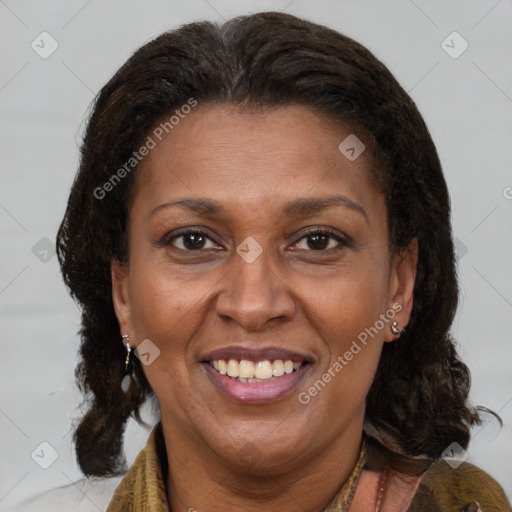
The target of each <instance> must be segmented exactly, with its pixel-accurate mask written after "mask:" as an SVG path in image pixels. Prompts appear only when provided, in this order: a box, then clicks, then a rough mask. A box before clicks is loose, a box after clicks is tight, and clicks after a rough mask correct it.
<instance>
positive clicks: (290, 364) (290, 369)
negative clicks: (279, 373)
mask: <svg viewBox="0 0 512 512" xmlns="http://www.w3.org/2000/svg"><path fill="white" fill-rule="evenodd" d="M292 372H293V362H292V361H289V360H288V361H285V362H284V373H292Z"/></svg>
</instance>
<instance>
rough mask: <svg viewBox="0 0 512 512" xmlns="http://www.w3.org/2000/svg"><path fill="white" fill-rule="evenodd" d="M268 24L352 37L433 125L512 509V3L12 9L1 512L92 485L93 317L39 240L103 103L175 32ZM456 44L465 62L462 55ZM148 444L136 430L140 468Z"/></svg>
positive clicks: (2, 279) (460, 321)
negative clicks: (88, 441)
mask: <svg viewBox="0 0 512 512" xmlns="http://www.w3.org/2000/svg"><path fill="white" fill-rule="evenodd" d="M264 10H284V11H286V12H288V13H291V14H296V15H298V16H302V17H305V18H307V19H309V20H312V21H317V22H320V23H323V24H326V25H328V26H331V27H333V28H335V29H338V30H340V31H342V32H344V33H345V34H347V35H349V36H351V37H354V38H355V39H357V40H358V41H360V42H361V43H363V44H364V45H366V46H367V47H368V48H369V49H370V50H372V51H373V52H374V53H375V54H376V55H377V57H379V58H380V59H381V60H383V61H384V63H385V64H386V65H387V66H388V67H389V68H390V69H391V71H392V72H393V73H394V74H395V76H396V77H397V78H398V80H399V81H400V82H401V83H402V84H403V86H404V87H405V89H406V90H408V91H409V92H410V94H411V96H412V98H413V99H414V100H415V102H416V103H417V105H418V107H419V108H420V111H421V112H422V114H423V115H424V117H425V120H426V122H427V124H428V125H429V127H430V130H431V133H432V135H433V138H434V141H435V143H436V145H437V148H438V151H439V154H440V157H441V160H442V162H443V165H444V170H445V174H446V179H447V182H448V186H449V189H450V192H451V197H452V205H453V226H454V232H455V235H456V236H457V245H458V249H459V256H460V260H459V268H460V279H461V288H462V297H461V304H460V307H459V311H458V315H457V319H456V321H455V323H454V329H453V332H454V335H455V336H456V337H457V339H458V340H460V344H461V346H460V351H461V354H462V356H463V357H464V359H465V361H466V363H467V364H468V365H469V367H470V369H471V371H472V377H473V388H472V395H471V396H472V400H473V402H474V403H475V404H482V405H486V406H488V407H490V408H492V409H493V410H495V411H497V412H499V414H500V415H501V417H502V418H503V420H504V422H505V426H504V427H503V429H501V431H500V430H499V429H498V427H497V423H496V422H495V421H490V422H489V423H488V424H486V426H485V428H483V429H482V428H478V429H476V431H475V434H476V436H475V438H474V440H473V442H472V444H471V445H470V447H469V450H468V451H469V461H470V462H473V463H475V464H478V465H479V466H480V467H482V468H483V469H485V470H486V471H488V472H489V473H490V474H491V475H493V476H494V477H495V478H497V479H498V481H499V482H500V483H501V484H502V485H503V487H504V488H505V490H506V492H507V493H508V496H509V497H511V496H512V464H511V463H510V458H511V456H512V371H511V362H512V358H511V356H512V343H511V342H512V337H511V334H510V332H511V330H512V272H511V271H510V264H511V262H512V236H511V235H512V227H511V219H512V172H511V162H512V149H511V147H512V144H511V142H512V68H511V62H512V59H511V56H512V30H511V27H512V3H511V1H510V0H501V1H497V0H481V1H476V0H474V1H467V0H460V1H443V2H439V1H436V0H428V1H426V0H414V2H413V1H412V0H394V1H386V2H383V1H365V2H362V1H360V2H356V1H326V0H315V1H302V0H292V1H290V0H282V1H277V0H275V1H238V2H235V1H234V0H208V1H206V0H190V1H187V2H177V1H166V2H164V1H156V0H153V1H147V2H142V1H139V2H136V1H133V0H132V1H126V0H123V1H121V0H118V1H100V0H89V1H86V0H73V1H66V2H64V1H60V2H59V1H47V2H36V1H15V0H0V40H1V45H0V113H1V114H0V116H1V117H0V141H1V148H2V150H1V152H0V159H1V166H0V176H1V188H0V225H1V233H2V243H1V246H0V247H1V249H0V251H1V252H0V255H1V270H0V312H1V330H0V333H1V352H0V361H1V362H0V364H1V367H0V379H1V385H0V400H1V402H0V432H1V435H0V443H1V444H0V449H1V457H0V510H3V509H5V508H7V507H8V506H12V505H16V503H19V502H20V501H21V500H24V499H26V498H27V497H29V496H32V495H35V494H38V493H40V492H43V491H45V490H48V489H50V488H54V487H57V486H61V485H66V484H69V483H70V482H72V481H76V480H78V479H80V478H81V477H82V476H83V475H82V474H81V472H80V471H79V469H78V467H77V465H76V462H75V459H74V452H73V447H72V445H71V433H70V428H71V421H72V420H73V418H76V417H77V416H78V414H79V409H78V404H79V403H80V400H81V397H80V395H79V393H78V391H77V389H76V387H75V384H74V375H73V371H74V367H75V362H76V350H77V343H78V338H77V334H76V333H77V330H78V328H79V311H78V309H77V307H76V306H75V304H74V303H73V302H72V300H71V299H70V298H69V296H68V295H67V292H66V290H65V288H64V285H63V283H62V281H61V277H60V272H59V268H58V264H57V258H56V257H55V256H54V255H53V253H52V252H49V253H48V254H47V255H46V256H45V254H44V252H42V251H44V242H40V240H41V239H42V238H44V237H47V238H49V239H50V240H51V241H52V242H53V241H54V238H55V234H56V230H57V227H58V224H59V222H60V220H61V218H62V216H63V213H64V209H65V205H66V201H67V197H68V193H69V189H70V186H71V183H72V180H73V177H74V174H75V172H76V168H77V161H78V144H79V142H80V135H81V133H82V130H83V121H84V119H85V116H86V113H87V110H88V106H89V105H90V102H91V100H92V99H93V96H94V94H95V93H96V92H97V91H98V90H99V89H100V88H101V87H102V86H103V85H104V84H105V83H106V82H107V80H108V79H109V78H110V77H111V75H112V74H113V73H114V72H115V71H116V69H117V68H118V67H119V66H120V65H121V64H122V63H123V62H124V61H125V60H126V59H127V58H128V57H129V56H130V54H131V53H132V52H133V51H134V50H135V49H136V48H137V47H138V46H140V45H141V44H143V43H144V42H146V41H148V40H150V39H152V38H153V37H154V36H156V35H158V34H159V33H161V32H163V31H164V30H168V29H172V28H175V27H177V26H178V25H180V24H182V23H186V22H190V21H194V20H200V19H209V20H222V19H227V18H229V17H232V16H233V15H237V14H244V13H249V12H256V11H264ZM43 31H47V32H49V33H50V34H51V35H52V37H53V38H54V39H55V40H56V41H57V42H58V45H59V47H58V49H57V50H56V51H55V52H54V53H53V54H52V55H51V56H50V57H49V58H47V59H42V58H41V57H40V56H39V55H38V54H37V53H36V52H35V51H34V50H33V49H32V48H31V43H32V41H33V40H36V41H38V39H37V37H38V36H39V34H40V33H41V32H43ZM453 31H457V32H459V33H460V35H461V36H462V37H463V38H464V39H465V40H466V41H467V43H468V44H469V47H468V49H467V50H466V51H465V52H464V53H463V54H462V55H460V56H459V57H458V58H456V59H454V58H452V57H451V56H449V55H448V54H447V53H446V52H445V50H444V49H443V47H442V42H443V40H445V39H446V38H447V36H448V35H449V34H451V33H452V32H453ZM450 41H451V40H450V39H448V44H449V45H451V46H454V49H453V50H452V51H456V50H457V49H460V48H462V47H461V46H460V43H461V41H457V40H454V42H453V43H451V42H450ZM38 243H39V244H43V245H41V246H39V245H38V246H36V248H38V250H35V251H34V252H36V253H38V254H37V256H38V257H36V254H34V252H33V247H34V246H35V245H36V244H38ZM38 251H39V252H38ZM41 258H43V260H44V259H45V258H46V260H47V261H46V262H45V261H41ZM147 435H148V432H147V431H146V430H144V429H142V428H140V427H139V426H138V425H137V424H136V423H134V422H131V423H130V424H129V428H128V432H127V454H128V461H129V462H130V463H131V461H133V459H134V457H135V455H136V454H137V453H138V452H139V450H140V449H141V448H142V447H143V445H144V443H145V440H146V438H147ZM42 441H47V442H48V443H50V444H51V445H52V446H53V447H54V449H55V450H56V451H57V452H58V458H57V460H56V461H55V462H54V463H53V464H52V465H51V466H50V467H49V468H48V469H46V470H45V469H42V468H41V467H39V466H38V465H37V464H36V463H35V462H34V460H32V458H31V453H32V451H33V450H34V449H35V448H36V447H38V445H39V444H40V443H41V442H42Z"/></svg>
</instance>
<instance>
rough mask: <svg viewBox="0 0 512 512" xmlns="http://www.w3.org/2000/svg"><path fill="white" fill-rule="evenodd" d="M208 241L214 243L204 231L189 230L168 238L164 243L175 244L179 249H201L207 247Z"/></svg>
mask: <svg viewBox="0 0 512 512" xmlns="http://www.w3.org/2000/svg"><path fill="white" fill-rule="evenodd" d="M180 239H181V240H182V241H181V243H180V244H175V243H174V242H175V241H177V240H180ZM208 241H210V242H212V243H214V242H213V240H212V239H211V238H210V237H209V236H207V234H206V233H205V232H204V231H199V230H188V231H182V232H181V233H180V234H178V235H174V236H172V237H170V238H167V239H166V240H165V243H164V245H173V246H174V247H176V248H177V249H181V250H183V251H199V250H201V249H205V245H206V244H207V242H208ZM206 248H208V247H206Z"/></svg>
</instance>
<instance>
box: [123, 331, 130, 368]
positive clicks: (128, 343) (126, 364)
mask: <svg viewBox="0 0 512 512" xmlns="http://www.w3.org/2000/svg"><path fill="white" fill-rule="evenodd" d="M125 338H126V347H125V348H126V360H125V362H124V369H125V370H126V371H128V367H129V366H130V354H131V353H132V349H131V347H130V338H128V334H123V335H122V336H121V339H122V340H124V339H125Z"/></svg>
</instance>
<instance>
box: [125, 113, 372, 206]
mask: <svg viewBox="0 0 512 512" xmlns="http://www.w3.org/2000/svg"><path fill="white" fill-rule="evenodd" d="M161 131H162V130H160V131H156V132H155V130H153V131H152V132H151V133H150V136H151V137H152V138H153V139H154V142H155V146H154V148H153V149H152V150H151V151H150V152H149V154H148V155H147V156H146V157H145V158H144V159H143V160H142V162H141V164H140V165H139V169H138V171H137V174H138V176H137V180H136V185H135V190H134V193H135V194H134V195H135V198H136V199H137V198H139V200H140V201H139V203H140V202H143V203H145V204H147V206H148V207H149V205H151V204H152V205H155V204H156V203H159V204H160V203H165V202H169V201H171V200H172V199H177V198H180V197H193V196H197V197H209V198H212V199H214V198H215V199H218V201H219V202H222V203H223V204H227V205H228V207H229V205H233V207H245V208H247V209H252V208H261V207H262V206H263V205H270V204H272V205H274V204H279V203H289V202H290V200H291V199H295V198H297V197H307V196H321V195H326V194H329V195H332V194H342V195H345V196H347V197H349V198H350V199H352V200H353V201H354V202H357V203H359V204H362V205H367V206H368V207H371V205H372V203H373V204H374V205H375V200H376V199H377V196H378V195H379V194H378V191H377V190H376V189H375V187H374V185H373V182H372V180H371V178H370V172H369V168H370V165H371V164H372V158H371V155H370V151H369V149H365V150H364V151H363V152H362V153H361V155H360V156H359V157H358V158H356V159H355V160H349V159H348V158H347V157H346V156H345V155H344V154H343V153H342V152H341V151H340V149H339V146H340V144H341V143H342V142H343V141H345V140H346V139H347V137H354V134H353V133H352V131H351V129H350V127H348V126H343V125H342V124H341V123H337V122H335V121H334V120H332V119H331V118H330V117H328V116H325V115H322V114H320V113H319V112H317V111H315V110H313V109H311V108H310V107H307V106H302V105H288V106H284V107H275V108H272V109H268V110H266V111H264V112H248V111H240V110H239V109H237V108H236V107H235V106H232V105H223V104H222V105H218V104H216V105H198V106H197V107H196V108H195V109H193V110H192V112H190V113H189V114H187V115H185V116H183V117H182V118H181V119H180V120H179V122H178V123H177V124H175V125H173V127H172V129H170V128H169V127H168V133H165V132H164V134H163V136H162V135H160V138H161V140H159V139H158V138H157V137H156V136H155V135H154V133H157V134H159V133H160V132H161ZM349 140H350V139H349ZM365 208H366V206H365ZM235 209H236V208H235Z"/></svg>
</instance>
